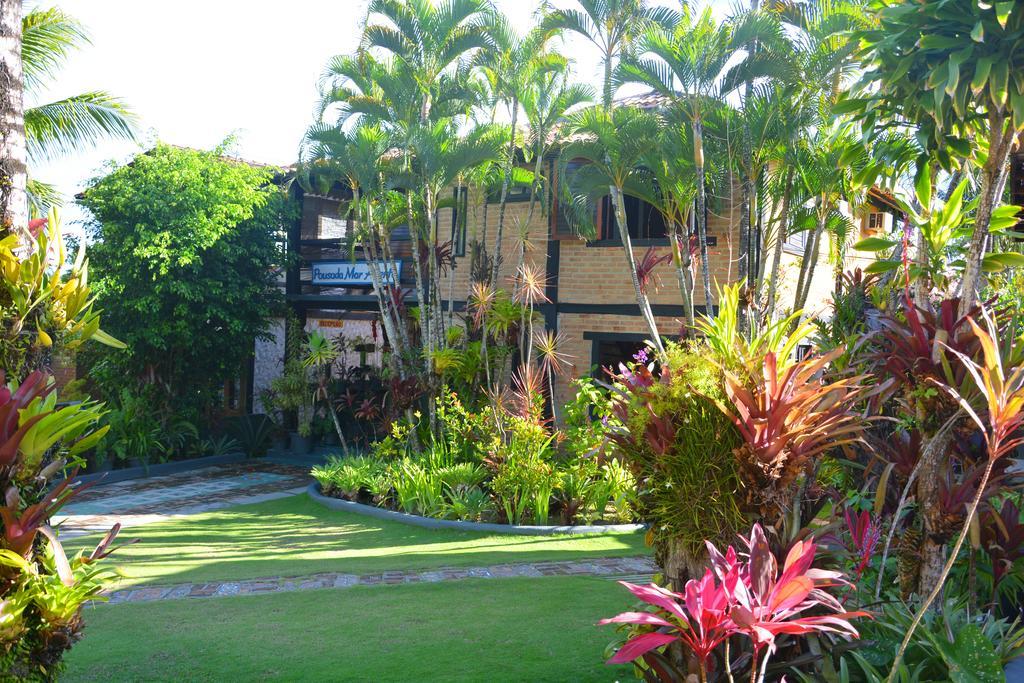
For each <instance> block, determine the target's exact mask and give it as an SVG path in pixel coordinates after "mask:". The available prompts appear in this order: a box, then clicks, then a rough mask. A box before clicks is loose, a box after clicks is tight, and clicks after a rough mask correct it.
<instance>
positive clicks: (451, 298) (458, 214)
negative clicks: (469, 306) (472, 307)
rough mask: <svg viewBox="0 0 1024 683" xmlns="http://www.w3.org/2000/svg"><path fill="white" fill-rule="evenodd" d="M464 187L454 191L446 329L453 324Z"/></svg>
mask: <svg viewBox="0 0 1024 683" xmlns="http://www.w3.org/2000/svg"><path fill="white" fill-rule="evenodd" d="M464 192H465V187H464V186H463V185H462V183H461V182H460V183H459V186H458V188H457V189H456V190H455V234H454V235H452V256H451V259H450V260H449V263H448V327H451V326H452V325H454V324H455V251H456V249H457V247H458V241H459V235H460V234H461V231H462V224H464V223H465V220H466V217H465V216H464V215H463V214H462V197H463V193H464Z"/></svg>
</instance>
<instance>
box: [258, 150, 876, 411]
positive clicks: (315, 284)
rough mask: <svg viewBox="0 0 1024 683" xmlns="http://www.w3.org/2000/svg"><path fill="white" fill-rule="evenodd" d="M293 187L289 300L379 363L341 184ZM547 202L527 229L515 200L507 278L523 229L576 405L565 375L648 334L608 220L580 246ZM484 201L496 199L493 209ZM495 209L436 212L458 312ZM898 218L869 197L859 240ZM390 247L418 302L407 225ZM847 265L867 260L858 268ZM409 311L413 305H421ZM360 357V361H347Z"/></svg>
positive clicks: (652, 239)
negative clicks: (296, 214)
mask: <svg viewBox="0 0 1024 683" xmlns="http://www.w3.org/2000/svg"><path fill="white" fill-rule="evenodd" d="M559 166H560V164H559V163H558V161H557V160H556V159H551V160H549V161H548V164H547V173H548V175H549V177H550V179H551V186H552V187H557V183H558V181H559V179H558V177H557V174H558V168H559ZM293 191H294V192H296V193H297V196H298V198H299V200H300V201H301V203H302V215H301V219H300V220H298V221H297V222H296V223H295V224H294V225H293V226H292V227H291V229H290V231H289V235H288V245H289V251H290V252H291V253H292V254H293V257H294V265H293V267H292V268H291V269H290V270H289V272H288V274H287V277H286V285H285V286H286V293H287V300H288V302H289V304H290V305H291V307H292V309H293V310H294V311H295V313H296V314H297V315H298V316H299V317H300V319H301V320H303V321H304V324H305V326H306V329H307V330H308V331H311V330H314V329H318V330H320V331H321V332H323V333H325V334H326V335H328V336H330V335H335V334H343V335H344V336H345V337H346V338H348V339H350V340H351V339H354V338H359V339H362V340H365V342H364V343H363V344H360V345H357V349H359V348H361V349H362V351H358V350H356V351H353V352H354V353H359V354H360V356H361V357H360V358H359V359H358V360H359V361H365V362H372V361H373V360H374V358H376V356H375V355H374V354H375V352H374V349H375V348H376V349H379V348H380V345H381V344H382V335H383V333H382V330H381V329H380V326H379V325H378V322H377V321H378V319H379V318H378V312H377V311H378V304H377V299H376V297H375V296H374V295H373V291H372V287H371V285H370V282H369V277H368V275H367V274H366V273H365V268H363V267H361V262H362V259H363V257H362V254H361V250H360V249H359V248H358V246H357V247H356V249H355V258H354V259H353V258H352V257H351V254H350V253H349V251H347V250H343V247H342V243H343V242H344V240H345V238H346V237H347V236H348V235H349V232H350V231H351V229H352V223H351V220H352V219H351V218H346V217H343V216H342V215H341V207H342V203H343V201H344V199H345V197H346V191H345V190H344V189H343V188H341V187H340V186H336V187H335V188H334V189H333V190H332V191H331V192H329V193H327V194H326V195H320V194H311V193H304V192H303V191H302V190H301V189H299V188H297V187H296V188H294V190H293ZM733 196H734V197H735V201H730V197H718V198H717V201H714V202H711V203H710V204H711V206H712V207H713V208H711V209H710V210H709V214H708V223H707V224H708V251H709V255H708V257H709V270H710V273H711V279H712V282H713V283H715V282H717V283H720V284H726V283H729V282H731V281H733V280H735V279H736V277H737V260H738V252H739V191H738V189H737V190H736V191H735V192H734V193H733ZM551 199H552V201H551V205H550V210H549V211H548V212H547V213H542V211H541V210H540V208H539V207H537V208H536V209H535V210H534V212H533V216H532V218H531V219H530V221H529V225H526V222H527V219H528V218H529V213H530V212H529V188H523V189H522V190H520V191H514V192H513V193H511V195H510V197H509V201H508V205H507V210H506V217H505V237H504V239H503V245H502V252H503V253H502V259H501V270H500V277H499V282H500V283H503V284H504V286H506V287H507V288H508V289H511V283H512V278H513V270H514V268H515V266H516V263H517V250H518V249H519V242H518V240H517V235H518V234H519V233H520V232H521V231H522V230H523V229H525V230H526V231H527V232H528V235H529V245H530V248H529V250H528V251H527V253H526V261H527V262H528V263H531V264H532V265H533V266H535V267H536V268H538V269H541V270H542V271H543V272H545V273H546V276H547V283H548V284H547V290H546V296H547V299H548V300H549V301H548V302H546V303H543V304H541V305H539V306H538V310H539V312H540V314H541V315H542V316H543V319H544V324H545V326H546V327H547V328H548V329H551V330H553V331H556V332H559V333H561V335H562V337H563V338H564V342H563V344H562V346H561V348H560V351H561V352H562V353H564V354H567V355H568V356H569V357H570V363H571V367H570V371H569V372H568V373H566V376H563V378H561V379H560V380H559V382H558V383H557V384H556V388H555V393H556V400H557V401H558V402H559V403H561V402H564V401H565V400H567V399H568V397H569V391H570V386H569V378H571V377H575V376H579V375H583V374H587V373H591V372H592V371H594V369H595V368H600V367H602V366H607V365H614V364H616V363H618V362H620V361H622V360H625V359H628V358H629V357H631V356H632V355H633V353H635V351H636V350H637V348H638V347H639V346H640V345H642V343H643V340H644V339H645V338H646V337H647V326H646V325H645V324H644V321H643V320H642V318H641V317H640V311H639V308H638V306H637V303H636V297H635V294H634V290H633V286H632V283H631V279H630V277H629V271H628V266H627V262H626V258H625V254H624V253H623V249H622V245H621V242H620V240H619V239H618V233H617V230H616V228H615V225H614V219H613V217H612V216H611V215H610V212H609V211H607V210H606V207H602V206H601V205H600V204H599V205H598V206H597V216H596V219H597V220H596V228H597V229H596V234H595V235H594V238H593V239H589V240H584V239H581V238H580V237H579V236H578V235H577V234H576V233H575V232H574V231H573V230H572V229H571V227H570V225H569V222H568V221H567V220H566V217H565V216H564V215H563V214H562V212H561V211H560V207H559V202H558V192H557V191H555V192H553V193H552V196H551ZM485 201H486V202H489V206H487V207H486V208H487V210H486V211H485V210H484V206H483V202H485ZM498 201H499V198H498V197H497V196H493V195H492V196H488V197H486V198H484V197H481V198H479V199H478V200H476V201H475V202H468V201H467V202H466V204H464V205H463V208H462V210H463V211H464V212H465V215H464V216H463V218H464V220H459V216H457V213H456V210H455V209H451V208H445V209H441V211H440V215H439V225H441V226H446V229H450V230H451V234H450V236H441V239H442V240H445V239H447V238H448V237H450V239H451V240H452V245H453V252H454V258H453V259H452V261H453V263H452V266H453V267H452V268H451V270H450V272H449V274H448V275H447V277H446V278H445V279H444V280H443V281H442V283H441V288H442V291H443V292H444V296H445V298H447V296H448V292H449V291H451V292H454V294H455V297H454V298H455V308H456V310H461V309H464V308H465V306H466V301H467V298H468V294H469V288H470V273H469V270H470V255H469V253H468V245H469V244H470V243H471V241H472V238H473V236H474V235H479V234H481V232H483V230H484V220H486V226H487V229H486V234H487V235H488V238H487V239H488V242H490V244H488V245H487V246H488V248H489V249H490V248H491V246H492V244H493V236H494V234H495V232H496V230H497V224H498V220H499V211H498ZM895 211H896V208H895V205H894V204H893V203H892V202H891V200H890V198H888V197H887V196H886V195H885V194H884V193H882V192H877V191H873V192H872V193H871V194H870V195H869V202H868V204H867V205H866V206H865V207H864V208H863V209H862V210H861V211H860V212H859V214H860V215H858V216H855V217H854V218H855V223H856V224H857V225H859V226H860V229H861V235H859V236H856V238H859V237H860V236H865V235H870V234H875V233H876V232H878V231H885V230H888V229H890V228H891V226H892V220H893V215H894V213H895ZM626 213H627V221H628V226H629V232H630V237H631V239H632V242H633V247H634V252H635V256H636V257H637V259H640V258H641V257H642V256H643V254H644V252H646V251H647V250H648V248H651V247H653V248H654V249H655V250H656V252H657V253H658V254H659V255H660V254H668V253H670V245H669V239H668V236H667V234H666V227H665V223H664V221H663V220H662V217H661V215H660V214H659V213H658V211H656V210H655V209H654V208H653V207H652V206H650V205H649V204H646V203H645V202H642V201H640V200H638V199H634V198H627V199H626ZM485 217H486V219H485ZM806 234H807V233H806V232H804V233H797V234H795V235H793V236H792V237H791V238H790V239H789V240H787V241H786V243H785V244H784V247H783V250H782V259H781V261H780V268H781V272H782V277H781V278H780V291H779V302H780V304H779V306H780V309H788V308H790V307H791V306H792V301H793V290H794V288H795V284H796V280H797V276H798V274H799V270H800V259H801V258H802V256H803V253H804V239H805V238H806ZM392 250H393V252H394V254H395V257H396V259H397V260H398V261H399V262H400V263H399V267H400V268H401V273H400V279H401V284H402V286H403V288H405V289H407V291H408V292H409V293H410V296H414V295H413V294H412V292H414V291H415V290H414V287H413V283H414V274H413V267H412V263H411V261H410V260H409V259H410V257H411V248H410V243H409V240H408V232H407V230H404V229H401V228H400V229H397V230H396V231H395V234H394V237H393V240H392ZM829 253H830V249H829V248H828V245H826V244H822V245H821V248H820V254H819V258H820V263H819V264H818V266H817V267H816V269H815V273H814V279H813V281H812V286H811V294H810V296H809V297H808V304H807V308H808V309H810V310H811V311H815V312H817V311H821V310H824V309H825V308H826V307H827V304H828V300H829V297H830V295H831V292H832V289H833V285H834V281H835V273H834V269H833V268H832V266H831V265H830V264H828V263H827V258H828V254H829ZM768 261H769V262H768V265H767V272H770V270H771V267H772V263H771V255H770V254H769V255H768ZM855 261H856V259H855ZM851 265H852V266H856V265H860V264H859V263H856V262H854V263H851ZM696 268H697V282H698V285H697V287H695V292H694V296H695V304H696V306H697V310H698V312H703V311H706V310H707V305H708V304H709V303H710V304H711V305H712V306H713V305H714V302H713V301H712V302H706V301H704V296H703V291H702V289H703V288H702V286H701V285H700V272H699V270H700V265H699V261H698V262H697V264H696ZM658 273H659V275H660V277H659V278H658V279H659V281H660V286H658V287H657V289H655V290H653V291H651V292H650V293H649V295H650V299H651V304H652V309H653V313H654V315H655V317H656V320H657V324H658V326H659V329H660V331H661V333H662V334H663V335H666V336H675V335H677V334H678V332H679V330H680V327H681V323H682V321H683V320H684V318H685V313H684V309H683V305H682V301H683V299H682V294H681V292H680V289H679V283H678V279H677V277H676V275H675V272H674V266H672V265H671V263H669V264H663V265H662V266H661V267H660V270H659V271H658ZM713 289H714V285H713ZM410 304H411V305H415V303H414V301H413V300H410ZM283 349H284V333H283V324H281V325H279V326H278V332H277V334H276V336H275V339H274V340H273V341H272V342H261V343H258V344H257V352H256V362H255V366H254V377H253V382H254V388H255V395H256V397H257V405H256V408H257V410H258V409H259V408H260V406H259V405H258V396H259V391H260V390H261V389H262V388H263V387H265V386H267V385H268V384H269V381H270V379H271V378H272V377H273V376H274V374H275V373H276V372H277V371H279V368H280V366H281V358H282V356H283ZM356 360H357V359H356V358H352V359H349V362H355V361H356Z"/></svg>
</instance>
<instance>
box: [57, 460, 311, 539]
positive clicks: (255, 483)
mask: <svg viewBox="0 0 1024 683" xmlns="http://www.w3.org/2000/svg"><path fill="white" fill-rule="evenodd" d="M309 481H310V477H309V471H308V470H307V469H306V468H303V467H296V466H291V465H281V464H276V463H267V462H261V461H246V462H241V463H232V464H228V465H217V466H214V467H204V468H202V469H198V470H191V471H189V472H181V473H178V474H171V475H165V476H159V477H153V478H149V479H133V480H130V481H123V482H115V483H112V484H101V485H97V486H94V487H91V488H89V489H87V490H85V491H83V492H82V493H81V494H79V495H77V496H76V497H75V499H74V500H73V501H72V502H71V503H70V504H69V505H67V506H66V507H65V508H64V509H63V510H61V511H60V514H58V515H56V516H54V518H53V521H54V522H55V523H56V524H59V525H60V530H61V537H62V538H73V537H75V536H81V535H82V534H87V533H93V532H96V531H106V530H107V529H109V528H110V527H112V526H113V525H114V524H115V523H118V522H120V524H121V526H122V527H125V528H127V527H133V526H140V525H143V524H150V523H152V522H161V521H165V520H168V519H175V518H178V517H183V516H186V515H194V514H199V513H201V512H209V511H212V510H220V509H223V508H227V507H231V506H234V505H244V504H248V503H260V502H263V501H267V500H274V499H277V498H284V497H287V496H294V495H298V494H301V493H303V492H304V491H305V488H306V486H307V485H308V484H309Z"/></svg>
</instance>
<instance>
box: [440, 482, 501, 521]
mask: <svg viewBox="0 0 1024 683" xmlns="http://www.w3.org/2000/svg"><path fill="white" fill-rule="evenodd" d="M443 510H444V517H445V518H447V519H458V520H464V521H469V522H481V521H484V520H486V519H489V518H491V517H492V516H493V515H494V502H493V501H492V499H491V496H490V495H489V494H488V493H487V492H485V491H484V490H483V489H481V488H480V487H479V486H467V487H460V488H454V489H453V488H449V489H448V500H447V501H446V502H445V503H444V505H443Z"/></svg>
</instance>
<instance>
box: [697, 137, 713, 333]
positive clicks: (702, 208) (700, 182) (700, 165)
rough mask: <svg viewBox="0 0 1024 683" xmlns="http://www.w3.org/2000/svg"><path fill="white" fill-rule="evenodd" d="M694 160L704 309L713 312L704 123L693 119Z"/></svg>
mask: <svg viewBox="0 0 1024 683" xmlns="http://www.w3.org/2000/svg"><path fill="white" fill-rule="evenodd" d="M693 161H694V166H695V168H696V171H697V215H696V219H697V221H696V223H697V244H698V246H699V247H700V269H701V277H702V278H703V280H704V310H705V312H706V313H709V314H710V312H711V305H712V304H711V271H710V268H709V264H708V225H707V211H706V209H707V193H706V191H705V190H706V188H705V187H704V123H703V122H702V121H701V120H700V118H698V117H694V119H693Z"/></svg>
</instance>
